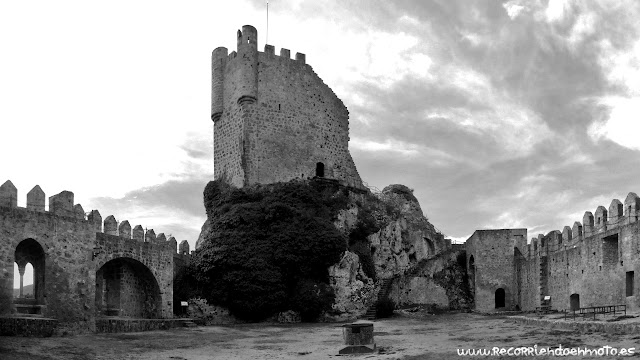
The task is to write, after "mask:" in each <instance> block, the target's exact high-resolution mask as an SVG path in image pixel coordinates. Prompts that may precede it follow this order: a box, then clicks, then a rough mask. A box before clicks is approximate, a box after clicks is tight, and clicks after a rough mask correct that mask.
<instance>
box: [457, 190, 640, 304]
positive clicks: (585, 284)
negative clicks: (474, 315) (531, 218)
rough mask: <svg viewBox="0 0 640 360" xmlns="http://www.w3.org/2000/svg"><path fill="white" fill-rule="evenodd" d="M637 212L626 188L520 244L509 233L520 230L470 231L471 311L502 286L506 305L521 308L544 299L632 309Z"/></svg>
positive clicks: (639, 235) (639, 264)
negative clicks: (558, 227)
mask: <svg viewBox="0 0 640 360" xmlns="http://www.w3.org/2000/svg"><path fill="white" fill-rule="evenodd" d="M594 214H595V215H594ZM639 216H640V198H639V197H638V196H637V195H636V194H635V193H629V194H628V195H627V197H626V199H625V201H624V203H623V202H621V201H620V200H618V199H614V200H612V202H611V204H610V205H609V207H608V208H606V207H605V206H598V207H597V208H596V211H595V212H594V213H592V212H590V211H587V212H585V214H584V216H583V219H582V220H583V221H582V223H581V222H578V221H576V222H574V224H573V226H571V227H570V226H568V225H567V226H565V227H563V230H562V231H559V230H554V231H551V232H549V233H548V234H546V235H543V234H540V235H538V236H537V237H535V238H532V239H531V241H530V243H529V244H528V245H526V246H524V245H523V242H522V241H521V240H520V239H519V240H517V241H516V240H514V239H511V240H509V239H510V236H509V235H507V234H508V233H512V234H513V233H514V232H517V231H521V230H520V229H509V230H478V231H476V232H475V233H474V235H473V236H472V237H471V238H469V239H468V240H467V243H466V248H467V257H468V265H467V271H468V273H469V277H470V279H471V277H472V274H475V276H474V279H475V284H474V286H473V287H474V289H475V292H476V294H475V298H476V309H478V310H481V311H493V310H495V308H496V306H495V293H494V294H492V291H494V289H495V288H497V287H504V289H505V290H506V307H507V308H509V307H511V308H516V306H517V308H520V309H522V310H525V311H531V310H536V308H538V307H541V306H543V305H545V306H550V307H551V309H555V310H564V309H567V310H571V309H577V308H580V307H592V306H607V305H626V306H627V308H628V309H630V310H635V309H638V307H639V306H640V294H639V289H640V282H639V281H638V278H637V276H636V274H638V272H639V271H640V257H639V255H640V222H639V221H638V217H639ZM523 234H524V236H525V237H526V230H525V231H524V233H523ZM471 256H473V257H474V258H473V261H471ZM509 269H510V270H509ZM508 270H509V271H508ZM470 281H473V280H470Z"/></svg>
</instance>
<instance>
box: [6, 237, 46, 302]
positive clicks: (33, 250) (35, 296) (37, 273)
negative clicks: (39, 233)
mask: <svg viewBox="0 0 640 360" xmlns="http://www.w3.org/2000/svg"><path fill="white" fill-rule="evenodd" d="M14 259H15V260H14V261H15V263H16V265H17V268H18V272H19V274H20V278H19V279H20V285H19V287H17V286H14V288H18V289H19V291H18V296H17V297H16V299H14V302H13V303H14V306H15V308H16V312H18V313H23V314H42V308H43V307H44V305H45V301H44V298H45V290H44V289H45V287H44V281H45V253H44V249H43V248H42V246H40V244H39V243H38V242H37V241H36V240H34V239H26V240H23V241H21V242H20V243H19V244H18V246H16V251H15V253H14ZM28 264H30V265H31V266H32V267H33V270H32V274H33V288H32V289H31V290H32V291H25V288H24V276H25V270H26V269H27V265H28Z"/></svg>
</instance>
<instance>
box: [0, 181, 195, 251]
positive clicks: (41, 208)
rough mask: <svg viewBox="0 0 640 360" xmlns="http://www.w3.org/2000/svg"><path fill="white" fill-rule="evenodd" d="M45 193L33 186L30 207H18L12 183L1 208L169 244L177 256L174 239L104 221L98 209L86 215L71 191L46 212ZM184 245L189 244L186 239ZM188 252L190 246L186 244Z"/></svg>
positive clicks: (0, 192) (1, 191) (1, 195)
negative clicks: (40, 214)
mask: <svg viewBox="0 0 640 360" xmlns="http://www.w3.org/2000/svg"><path fill="white" fill-rule="evenodd" d="M45 196H46V195H45V193H44V191H43V190H42V188H40V186H39V185H36V186H34V187H33V188H32V189H31V190H30V191H29V193H27V202H26V204H27V206H26V207H19V206H18V201H17V200H18V190H17V188H16V187H15V186H14V185H13V183H12V182H11V181H10V180H7V181H6V182H5V183H4V184H2V185H1V186H0V208H3V207H4V208H10V209H11V211H25V212H34V213H42V214H47V215H49V216H54V217H60V218H66V219H65V220H72V221H80V222H84V223H86V224H87V225H88V226H90V227H91V228H93V230H95V232H96V233H104V234H107V235H112V236H117V237H120V238H125V239H132V240H136V241H139V242H143V243H152V244H158V245H160V244H166V246H168V247H171V248H172V249H173V252H175V253H178V246H177V241H176V239H175V238H174V237H173V236H170V237H169V238H168V239H167V236H166V235H165V234H164V233H160V234H158V235H156V233H155V230H154V229H146V228H143V227H142V225H136V226H135V227H134V228H133V229H132V227H131V225H130V224H129V221H128V220H124V221H122V222H120V223H119V222H118V221H117V220H116V218H115V217H114V216H113V215H109V216H107V217H106V218H105V219H104V222H103V221H102V216H101V215H100V212H99V211H98V210H91V211H90V212H88V213H85V211H84V209H83V207H82V205H80V204H74V194H73V192H71V191H67V190H65V191H62V192H60V193H59V194H56V195H53V196H50V197H49V209H48V210H46V209H45V198H46V197H45ZM183 242H186V240H184V241H183ZM187 249H188V244H187Z"/></svg>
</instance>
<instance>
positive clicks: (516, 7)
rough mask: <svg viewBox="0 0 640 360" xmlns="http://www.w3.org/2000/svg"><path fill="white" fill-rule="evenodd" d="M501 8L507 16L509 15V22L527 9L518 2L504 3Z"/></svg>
mask: <svg viewBox="0 0 640 360" xmlns="http://www.w3.org/2000/svg"><path fill="white" fill-rule="evenodd" d="M502 6H503V7H504V9H505V10H506V11H507V15H509V18H511V20H514V19H515V18H517V17H518V15H520V13H521V12H523V11H525V10H526V9H527V8H526V7H525V6H524V5H521V4H520V1H519V0H511V1H507V2H506V3H504V4H502Z"/></svg>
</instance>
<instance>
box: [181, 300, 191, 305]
mask: <svg viewBox="0 0 640 360" xmlns="http://www.w3.org/2000/svg"><path fill="white" fill-rule="evenodd" d="M180 305H182V306H189V303H188V302H186V301H180Z"/></svg>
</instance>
